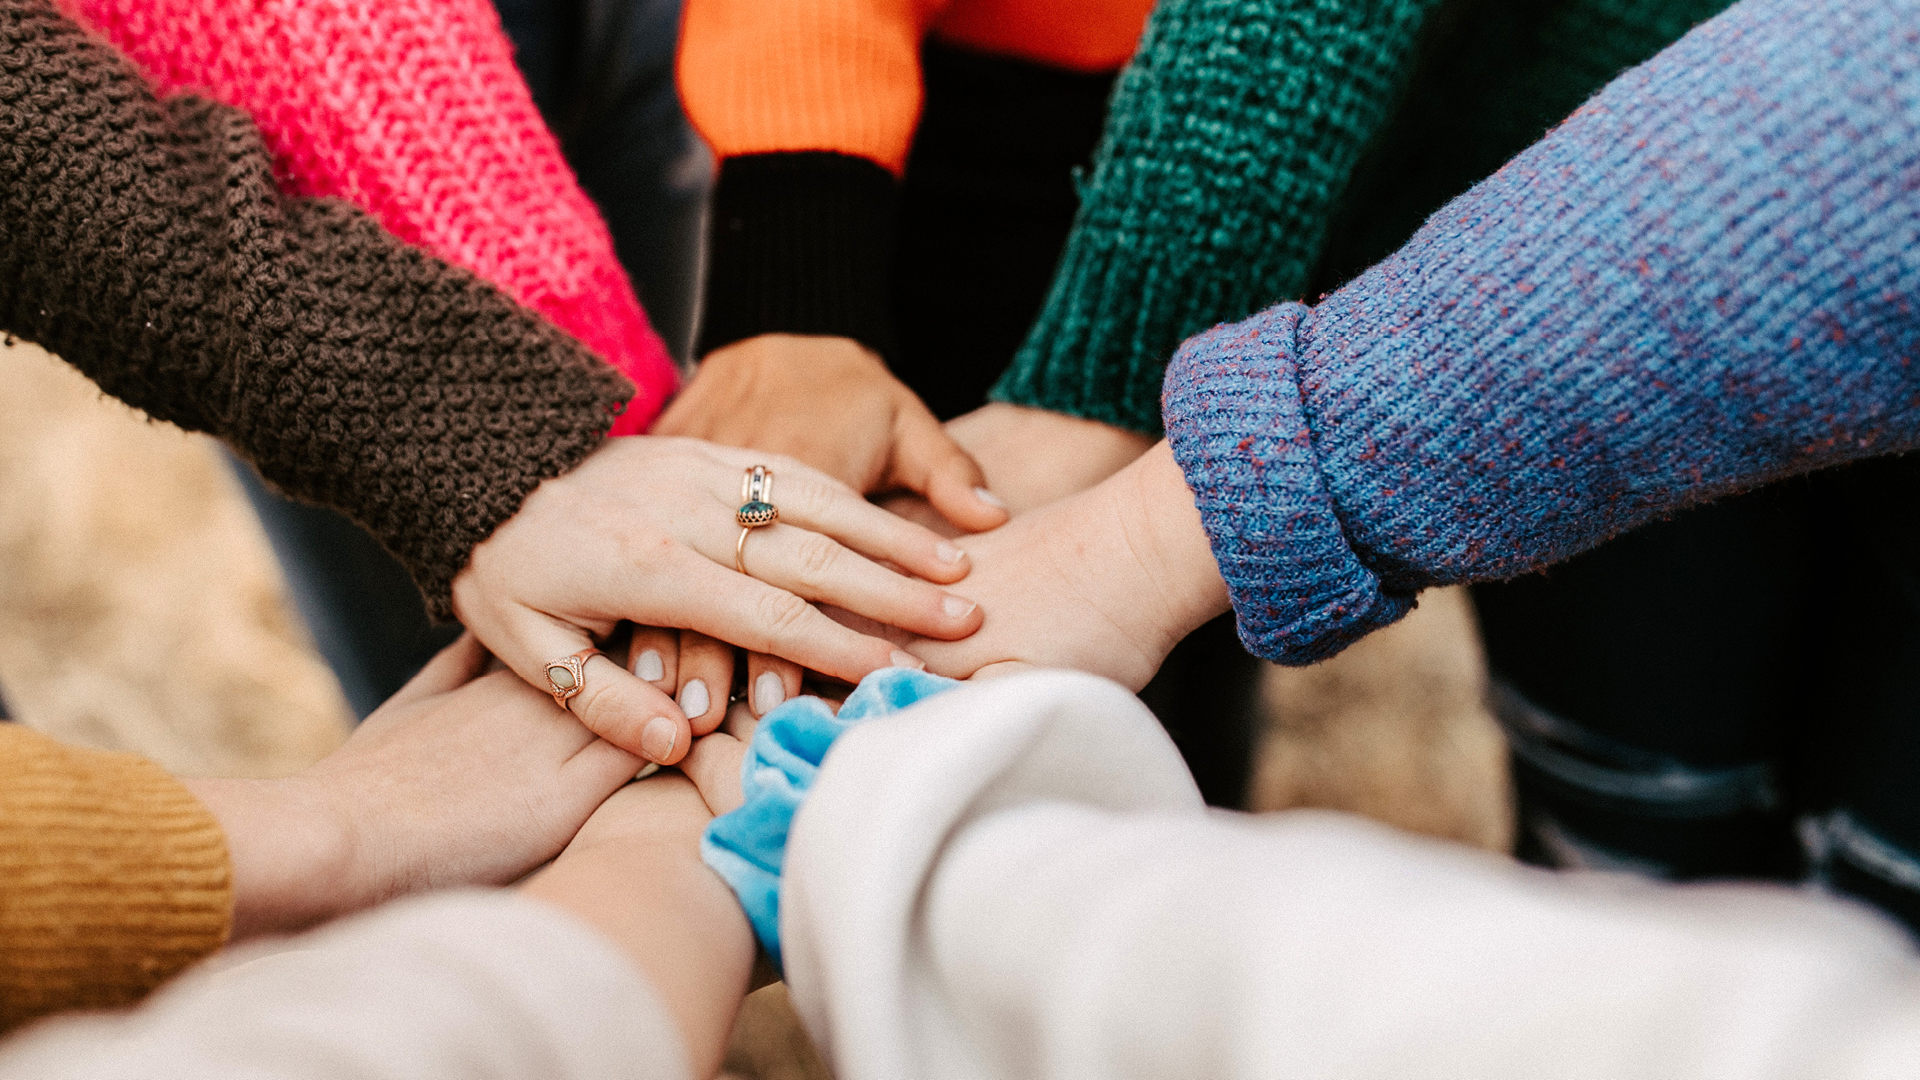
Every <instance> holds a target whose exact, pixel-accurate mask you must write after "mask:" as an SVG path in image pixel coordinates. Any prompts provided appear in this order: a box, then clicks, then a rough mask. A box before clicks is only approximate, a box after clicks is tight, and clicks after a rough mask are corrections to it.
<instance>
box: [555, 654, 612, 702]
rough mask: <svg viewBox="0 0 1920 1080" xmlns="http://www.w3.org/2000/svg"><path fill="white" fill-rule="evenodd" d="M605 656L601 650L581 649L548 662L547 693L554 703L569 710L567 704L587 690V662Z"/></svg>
mask: <svg viewBox="0 0 1920 1080" xmlns="http://www.w3.org/2000/svg"><path fill="white" fill-rule="evenodd" d="M605 655H607V654H606V653H603V652H601V651H600V650H599V649H581V650H580V651H579V652H577V653H574V654H573V655H572V656H563V657H561V658H560V659H558V660H549V661H547V688H548V689H547V693H549V694H552V695H553V703H554V704H555V705H558V706H560V707H561V708H563V709H565V708H567V702H569V701H572V700H573V699H574V698H575V697H578V696H579V694H580V691H582V690H585V689H586V688H587V661H588V660H589V659H592V658H593V657H596V656H605ZM568 711H572V710H568Z"/></svg>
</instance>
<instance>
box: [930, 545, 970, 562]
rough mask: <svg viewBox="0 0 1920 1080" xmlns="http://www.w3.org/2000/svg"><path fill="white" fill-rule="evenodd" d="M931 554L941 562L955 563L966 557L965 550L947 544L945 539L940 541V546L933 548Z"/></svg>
mask: <svg viewBox="0 0 1920 1080" xmlns="http://www.w3.org/2000/svg"><path fill="white" fill-rule="evenodd" d="M933 555H934V558H936V559H939V560H940V561H941V562H943V563H957V562H959V561H960V560H961V559H964V558H966V557H967V553H966V552H964V551H961V550H960V549H959V547H957V546H955V545H953V544H949V543H947V542H946V541H945V540H942V541H940V546H939V547H937V548H934V549H933Z"/></svg>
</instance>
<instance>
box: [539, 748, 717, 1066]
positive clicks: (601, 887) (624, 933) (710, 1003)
mask: <svg viewBox="0 0 1920 1080" xmlns="http://www.w3.org/2000/svg"><path fill="white" fill-rule="evenodd" d="M723 738H725V736H720V735H709V736H707V737H706V738H704V739H701V740H700V741H699V743H698V744H696V745H698V746H704V745H706V744H707V743H709V742H711V741H713V740H714V739H723ZM697 753H698V751H697V750H696V752H695V754H689V755H688V758H689V759H690V760H691V759H692V758H693V757H694V756H696V755H697ZM734 770H735V772H736V773H737V772H738V771H739V759H738V758H737V757H736V758H735V759H734ZM735 783H736V786H737V784H738V781H737V780H736V781H735ZM712 818H713V815H712V814H711V813H710V812H709V811H708V809H707V805H706V803H705V802H704V801H702V799H701V796H700V793H699V792H697V791H696V790H695V789H694V786H693V785H692V784H691V783H689V782H688V781H687V779H686V777H684V776H681V775H680V774H678V773H661V774H660V775H658V776H653V777H649V778H647V779H645V780H642V781H640V782H639V783H636V784H629V785H627V786H626V787H625V788H622V789H621V790H620V791H619V792H618V793H616V794H615V795H614V796H613V797H612V798H610V799H608V800H607V801H606V803H605V805H603V806H601V807H600V809H599V810H598V811H597V812H596V813H595V814H594V815H593V817H592V818H591V819H589V820H588V822H587V824H586V825H585V826H583V827H582V828H581V829H580V834H579V835H578V836H577V837H575V838H574V841H573V843H571V844H569V845H568V846H567V849H566V851H564V852H562V853H561V855H560V857H559V858H558V859H555V860H554V862H553V865H552V866H550V867H548V868H546V869H545V870H542V871H541V872H540V873H538V874H536V875H535V876H534V877H532V878H530V879H529V880H528V881H527V883H526V884H525V885H524V886H522V890H523V891H524V892H525V893H526V894H527V895H528V896H532V897H535V898H537V899H539V900H543V901H545V902H547V903H550V904H553V905H554V906H556V907H560V908H564V909H565V910H567V911H568V912H570V913H572V914H573V915H574V916H576V917H577V918H579V919H580V920H581V921H583V922H585V923H587V924H588V925H589V926H592V927H593V928H595V929H596V930H598V931H600V932H601V933H602V934H604V935H605V936H606V937H607V939H608V940H609V941H611V942H613V944H614V945H616V946H617V947H619V948H620V949H621V950H622V951H623V952H625V953H626V954H627V956H628V957H629V958H630V959H631V960H632V961H633V963H634V966H635V967H637V968H639V969H640V970H641V972H643V973H644V974H645V975H646V977H647V982H648V984H649V986H650V987H651V988H652V989H653V991H654V993H656V994H658V995H659V997H660V1000H661V1003H662V1004H664V1005H665V1006H666V1008H667V1011H668V1012H670V1013H671V1014H672V1015H673V1017H674V1019H675V1021H676V1022H677V1023H678V1026H679V1028H680V1036H681V1043H682V1045H683V1046H685V1048H686V1050H687V1057H688V1058H689V1064H690V1065H692V1067H693V1068H692V1075H694V1076H712V1075H713V1074H714V1073H715V1072H717V1071H718V1070H719V1068H720V1060H721V1057H722V1056H723V1054H724V1053H725V1050H726V1042H727V1033H728V1032H729V1031H731V1030H732V1029H733V1020H734V1014H735V1013H736V1012H737V1011H738V1010H739V1007H740V999H741V998H742V997H743V996H744V995H745V994H746V992H747V988H748V978H749V974H750V972H751V971H752V969H753V959H754V951H755V947H754V940H753V930H752V929H751V928H750V927H749V926H748V925H747V917H746V914H745V913H744V912H742V911H741V910H740V905H739V902H738V901H736V900H735V899H734V897H733V891H732V890H731V889H729V888H728V887H727V884H726V882H724V881H722V880H721V879H720V877H719V875H717V874H715V873H714V872H713V871H711V870H709V869H707V867H706V864H704V863H702V862H701V861H700V834H701V831H702V830H704V829H705V828H706V827H707V822H708V821H710V820H712Z"/></svg>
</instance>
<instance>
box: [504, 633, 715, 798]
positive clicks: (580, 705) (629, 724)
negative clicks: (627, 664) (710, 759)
mask: <svg viewBox="0 0 1920 1080" xmlns="http://www.w3.org/2000/svg"><path fill="white" fill-rule="evenodd" d="M509 634H510V636H511V639H512V640H511V643H510V647H503V648H502V649H501V659H503V660H505V661H506V662H507V664H508V666H509V667H511V668H513V670H514V671H515V672H517V673H518V674H519V675H520V677H521V678H523V679H525V680H527V682H529V683H531V684H532V685H533V686H534V687H536V688H537V689H539V690H541V691H543V692H547V693H551V692H552V689H551V687H552V685H553V684H554V683H555V682H556V681H557V682H558V684H559V685H561V686H562V687H575V688H577V692H576V693H574V694H573V695H572V696H571V697H569V698H568V699H567V701H566V704H565V705H564V706H562V707H563V708H565V709H566V710H567V711H569V712H571V713H573V715H574V716H576V717H578V718H579V720H580V722H581V723H582V724H585V725H586V726H587V730H589V731H591V732H593V733H594V734H595V735H598V736H600V737H601V738H603V739H605V740H607V741H608V742H610V743H612V744H613V745H615V746H617V747H619V748H620V749H622V750H625V751H627V752H628V753H630V754H638V755H640V756H641V757H643V758H646V759H647V760H648V761H651V762H654V763H656V764H660V765H672V764H674V763H675V762H677V761H679V760H680V759H681V758H682V757H684V756H685V755H686V752H687V748H688V747H689V746H691V745H692V743H693V728H692V726H691V725H689V724H688V723H687V717H686V714H685V713H683V712H681V711H680V706H679V705H677V704H675V703H674V700H673V698H671V697H668V696H667V694H666V692H665V691H663V690H661V689H660V688H659V687H657V686H655V685H653V684H652V683H650V682H647V681H646V680H644V679H640V678H637V677H636V676H634V674H633V673H632V672H630V671H628V670H627V669H626V668H624V667H621V666H620V665H619V664H616V663H614V662H613V661H612V660H609V659H607V658H606V657H605V656H589V657H588V658H587V660H586V663H585V664H584V665H583V667H582V669H581V671H580V674H579V676H578V677H577V678H576V677H575V676H574V675H573V673H572V672H571V671H570V670H568V669H567V668H566V667H565V666H564V661H565V660H566V658H567V657H569V656H572V655H575V654H577V653H578V652H579V651H580V650H582V649H589V648H592V647H593V639H592V638H591V637H589V636H588V635H587V633H586V631H584V630H581V629H580V628H579V627H577V626H572V625H569V624H566V623H563V622H560V621H558V620H556V619H552V618H549V617H548V616H545V615H541V614H539V613H538V612H533V611H526V610H522V611H521V612H519V613H518V617H517V618H516V619H515V620H514V621H513V623H512V624H511V625H510V629H509ZM502 645H503V646H509V643H507V642H503V643H502ZM550 671H551V672H552V673H553V674H551V675H550V674H549V672H550Z"/></svg>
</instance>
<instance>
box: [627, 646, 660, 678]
mask: <svg viewBox="0 0 1920 1080" xmlns="http://www.w3.org/2000/svg"><path fill="white" fill-rule="evenodd" d="M633 673H634V674H635V675H638V676H639V677H641V678H642V679H645V680H647V681H648V682H659V681H660V680H661V679H664V678H666V677H667V665H666V664H665V663H664V662H663V661H662V660H661V659H660V653H659V650H657V649H648V650H647V651H645V652H643V653H641V654H640V656H639V657H638V658H637V659H635V660H634V662H633Z"/></svg>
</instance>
